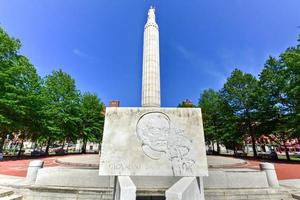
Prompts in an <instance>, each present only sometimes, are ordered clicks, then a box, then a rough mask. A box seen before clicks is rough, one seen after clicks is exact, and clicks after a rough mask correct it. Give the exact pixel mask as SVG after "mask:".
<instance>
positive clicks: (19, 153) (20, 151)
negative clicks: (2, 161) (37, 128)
mask: <svg viewBox="0 0 300 200" xmlns="http://www.w3.org/2000/svg"><path fill="white" fill-rule="evenodd" d="M23 143H24V140H22V142H21V145H20V149H19V152H18V156H17V157H18V158H20V157H21V154H22V148H23Z"/></svg>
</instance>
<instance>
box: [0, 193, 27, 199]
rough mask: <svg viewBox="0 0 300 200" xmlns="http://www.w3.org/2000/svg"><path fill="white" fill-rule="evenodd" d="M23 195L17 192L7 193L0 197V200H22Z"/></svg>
mask: <svg viewBox="0 0 300 200" xmlns="http://www.w3.org/2000/svg"><path fill="white" fill-rule="evenodd" d="M22 199H23V196H22V195H18V194H13V195H9V196H6V197H1V198H0V200H22Z"/></svg>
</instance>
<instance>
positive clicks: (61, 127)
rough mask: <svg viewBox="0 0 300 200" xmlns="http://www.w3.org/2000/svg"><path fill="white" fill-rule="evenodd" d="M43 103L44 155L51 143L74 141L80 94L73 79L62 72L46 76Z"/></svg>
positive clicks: (78, 123) (42, 136)
mask: <svg viewBox="0 0 300 200" xmlns="http://www.w3.org/2000/svg"><path fill="white" fill-rule="evenodd" d="M42 94H43V101H44V106H43V110H44V116H45V118H44V119H45V120H44V122H43V125H44V126H43V127H44V132H43V135H41V138H40V139H42V140H44V141H47V147H46V153H48V150H49V145H50V144H51V142H53V141H56V140H60V141H63V142H65V141H67V142H70V141H75V140H76V139H78V136H79V127H80V122H81V119H80V110H79V109H80V106H79V101H80V94H79V91H78V90H77V89H76V85H75V81H74V79H73V78H72V77H71V76H70V75H69V74H67V73H65V72H63V71H62V70H58V71H53V72H52V73H51V74H50V75H48V76H46V78H45V80H44V87H43V90H42Z"/></svg>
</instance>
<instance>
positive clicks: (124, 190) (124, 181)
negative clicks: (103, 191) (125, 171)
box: [115, 176, 136, 200]
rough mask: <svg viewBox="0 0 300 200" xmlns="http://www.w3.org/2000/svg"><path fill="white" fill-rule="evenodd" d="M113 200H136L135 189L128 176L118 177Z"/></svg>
mask: <svg viewBox="0 0 300 200" xmlns="http://www.w3.org/2000/svg"><path fill="white" fill-rule="evenodd" d="M117 180H118V182H117V187H116V194H115V200H136V187H135V185H134V183H133V182H132V180H131V179H130V177H129V176H118V179H117Z"/></svg>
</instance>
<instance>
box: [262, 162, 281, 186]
mask: <svg viewBox="0 0 300 200" xmlns="http://www.w3.org/2000/svg"><path fill="white" fill-rule="evenodd" d="M259 166H260V169H261V170H262V171H264V172H265V173H266V175H267V180H268V183H269V186H270V187H279V182H278V178H277V174H276V171H275V167H274V165H273V164H271V163H266V162H265V163H260V164H259Z"/></svg>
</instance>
